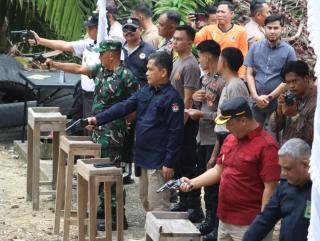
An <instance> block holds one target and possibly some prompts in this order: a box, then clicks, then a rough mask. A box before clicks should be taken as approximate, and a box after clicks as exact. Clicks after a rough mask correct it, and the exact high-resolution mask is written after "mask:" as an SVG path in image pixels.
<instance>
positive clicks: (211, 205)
mask: <svg viewBox="0 0 320 241" xmlns="http://www.w3.org/2000/svg"><path fill="white" fill-rule="evenodd" d="M213 147H214V145H198V151H197V153H198V160H199V165H198V168H199V175H200V174H202V173H204V172H205V171H206V170H207V163H208V161H209V160H210V157H211V153H212V150H213ZM218 195H219V184H214V185H212V186H208V187H205V188H204V202H205V208H206V210H209V211H213V212H214V213H216V212H217V207H218Z"/></svg>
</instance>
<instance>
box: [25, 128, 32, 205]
mask: <svg viewBox="0 0 320 241" xmlns="http://www.w3.org/2000/svg"><path fill="white" fill-rule="evenodd" d="M27 139H28V150H27V198H26V199H27V201H31V200H32V177H33V175H32V172H33V149H32V147H33V129H32V128H31V126H30V125H28V130H27Z"/></svg>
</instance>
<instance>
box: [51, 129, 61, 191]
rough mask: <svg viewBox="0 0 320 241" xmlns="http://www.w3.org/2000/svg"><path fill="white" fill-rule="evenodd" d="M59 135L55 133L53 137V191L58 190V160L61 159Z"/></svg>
mask: <svg viewBox="0 0 320 241" xmlns="http://www.w3.org/2000/svg"><path fill="white" fill-rule="evenodd" d="M59 135H60V132H57V131H54V132H53V136H52V189H53V190H55V189H56V182H57V172H58V158H59Z"/></svg>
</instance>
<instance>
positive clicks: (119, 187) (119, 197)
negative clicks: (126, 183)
mask: <svg viewBox="0 0 320 241" xmlns="http://www.w3.org/2000/svg"><path fill="white" fill-rule="evenodd" d="M116 205H117V240H118V241H123V177H122V175H121V176H117V182H116Z"/></svg>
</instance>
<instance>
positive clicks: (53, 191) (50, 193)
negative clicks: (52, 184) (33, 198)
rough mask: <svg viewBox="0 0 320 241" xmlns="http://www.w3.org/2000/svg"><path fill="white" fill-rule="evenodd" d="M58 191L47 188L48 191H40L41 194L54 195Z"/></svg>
mask: <svg viewBox="0 0 320 241" xmlns="http://www.w3.org/2000/svg"><path fill="white" fill-rule="evenodd" d="M55 193H56V191H55V190H47V191H40V193H39V194H40V195H52V194H55Z"/></svg>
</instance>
